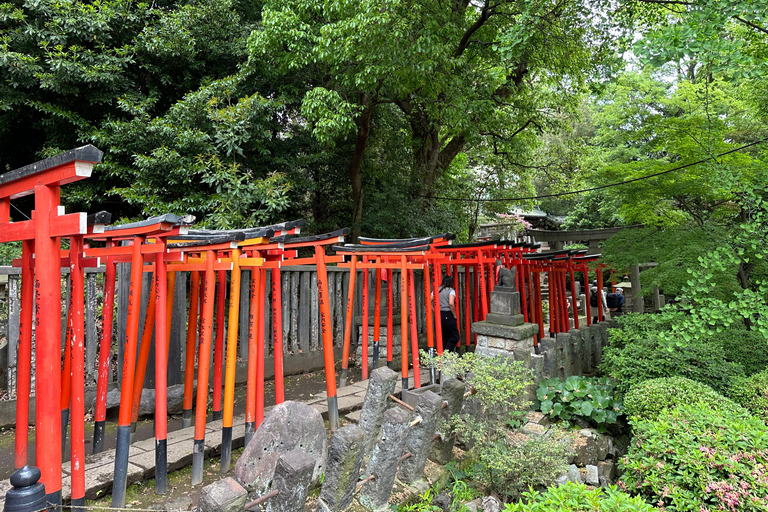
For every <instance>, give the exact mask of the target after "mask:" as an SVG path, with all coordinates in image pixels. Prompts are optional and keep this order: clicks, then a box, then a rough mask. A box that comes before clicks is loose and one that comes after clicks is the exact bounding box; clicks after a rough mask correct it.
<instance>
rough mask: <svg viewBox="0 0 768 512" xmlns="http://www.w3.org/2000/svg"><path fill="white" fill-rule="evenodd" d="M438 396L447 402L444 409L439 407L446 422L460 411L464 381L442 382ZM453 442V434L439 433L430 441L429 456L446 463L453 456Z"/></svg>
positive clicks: (454, 440)
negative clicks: (437, 436)
mask: <svg viewBox="0 0 768 512" xmlns="http://www.w3.org/2000/svg"><path fill="white" fill-rule="evenodd" d="M440 396H442V397H443V400H445V402H446V403H447V404H448V405H447V406H446V407H445V408H444V409H440V416H441V419H442V420H443V421H445V422H448V421H449V420H450V418H451V417H452V416H453V415H454V414H458V413H459V412H460V411H461V406H462V404H463V403H464V383H463V382H461V381H460V380H458V379H448V380H446V381H445V382H443V383H442V387H441V391H440ZM440 428H442V427H440ZM455 442H456V435H455V434H446V433H441V435H440V437H439V438H438V439H436V440H435V442H433V443H432V449H431V450H430V452H429V458H430V459H431V460H433V461H434V462H437V463H438V464H446V463H448V462H449V461H450V460H451V459H452V458H453V445H454V443H455Z"/></svg>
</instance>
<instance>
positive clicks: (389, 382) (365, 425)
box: [359, 366, 398, 452]
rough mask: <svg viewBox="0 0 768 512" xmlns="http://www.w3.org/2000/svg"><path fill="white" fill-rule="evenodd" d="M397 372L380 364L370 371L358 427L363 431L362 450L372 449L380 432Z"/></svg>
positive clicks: (393, 390)
mask: <svg viewBox="0 0 768 512" xmlns="http://www.w3.org/2000/svg"><path fill="white" fill-rule="evenodd" d="M397 379H398V374H397V372H395V371H394V370H392V369H391V368H387V367H386V366H382V367H381V368H376V369H375V370H373V371H372V372H371V378H370V379H369V380H368V391H367V392H366V393H365V400H364V401H363V408H362V410H361V411H360V423H359V425H360V428H362V429H363V432H365V444H364V445H363V446H364V450H365V451H366V452H368V451H370V450H371V449H373V446H374V444H376V441H377V439H378V437H379V432H381V422H382V418H383V417H384V411H385V410H386V409H387V405H388V403H389V399H388V398H387V397H388V396H389V395H391V394H392V393H394V392H395V386H396V385H397Z"/></svg>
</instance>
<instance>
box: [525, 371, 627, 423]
mask: <svg viewBox="0 0 768 512" xmlns="http://www.w3.org/2000/svg"><path fill="white" fill-rule="evenodd" d="M536 398H538V399H539V402H540V406H539V410H540V411H541V412H543V413H544V414H548V415H549V416H550V417H552V418H557V419H561V420H566V421H569V420H571V419H573V418H574V417H577V416H578V417H581V418H583V419H585V420H587V421H589V422H591V423H593V424H594V425H595V426H597V428H598V429H602V430H604V429H605V425H606V424H613V423H617V422H618V418H619V415H620V414H622V411H623V409H624V407H623V405H622V403H621V399H619V398H618V397H617V396H616V385H615V383H614V382H613V381H612V380H610V379H608V378H606V377H600V378H592V377H581V376H577V375H572V376H570V377H568V378H567V379H565V381H561V380H560V379H558V378H553V379H547V380H544V381H542V382H541V383H540V384H539V389H537V390H536Z"/></svg>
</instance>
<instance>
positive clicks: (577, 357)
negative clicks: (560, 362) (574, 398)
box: [568, 329, 584, 375]
mask: <svg viewBox="0 0 768 512" xmlns="http://www.w3.org/2000/svg"><path fill="white" fill-rule="evenodd" d="M568 334H570V335H571V371H572V372H573V373H572V374H571V375H584V369H583V368H582V364H581V363H582V361H583V360H584V356H583V355H582V353H581V347H582V343H581V333H580V332H579V331H578V330H577V329H571V330H570V331H568Z"/></svg>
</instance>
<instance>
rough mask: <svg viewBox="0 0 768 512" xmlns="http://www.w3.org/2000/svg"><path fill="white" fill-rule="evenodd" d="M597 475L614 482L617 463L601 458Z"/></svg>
mask: <svg viewBox="0 0 768 512" xmlns="http://www.w3.org/2000/svg"><path fill="white" fill-rule="evenodd" d="M597 476H598V477H600V478H603V477H605V478H607V479H608V480H609V481H611V482H612V481H613V480H614V479H615V478H616V463H615V462H612V461H607V460H601V461H600V462H598V463H597Z"/></svg>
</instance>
